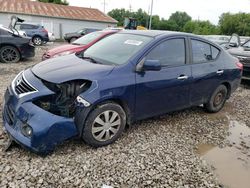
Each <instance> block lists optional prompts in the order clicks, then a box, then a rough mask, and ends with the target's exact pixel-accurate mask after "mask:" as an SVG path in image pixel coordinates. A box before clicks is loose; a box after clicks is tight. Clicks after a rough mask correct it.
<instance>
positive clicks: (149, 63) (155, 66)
mask: <svg viewBox="0 0 250 188" xmlns="http://www.w3.org/2000/svg"><path fill="white" fill-rule="evenodd" d="M159 70H161V63H160V61H159V60H142V61H141V62H140V63H138V64H137V66H136V72H143V71H159Z"/></svg>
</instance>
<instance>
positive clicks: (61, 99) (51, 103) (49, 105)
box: [33, 80, 91, 117]
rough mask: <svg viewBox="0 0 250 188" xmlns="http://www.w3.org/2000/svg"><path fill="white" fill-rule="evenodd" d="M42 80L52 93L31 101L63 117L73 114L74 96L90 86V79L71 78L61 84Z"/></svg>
mask: <svg viewBox="0 0 250 188" xmlns="http://www.w3.org/2000/svg"><path fill="white" fill-rule="evenodd" d="M42 82H43V84H44V85H45V86H46V87H47V88H48V89H50V90H51V91H53V92H54V94H52V95H47V96H44V97H41V98H38V99H36V100H35V101H34V102H33V103H34V104H35V105H37V106H39V107H40V108H42V109H44V110H46V111H48V112H50V113H52V114H55V115H58V116H63V117H73V116H74V113H75V99H76V97H77V96H78V95H79V94H80V93H82V92H84V91H86V90H87V89H88V88H89V87H90V86H91V81H88V80H72V81H68V82H64V83H61V84H55V83H51V82H47V81H45V80H42Z"/></svg>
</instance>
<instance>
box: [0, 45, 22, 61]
mask: <svg viewBox="0 0 250 188" xmlns="http://www.w3.org/2000/svg"><path fill="white" fill-rule="evenodd" d="M6 48H11V49H13V50H15V51H16V54H17V59H16V60H15V61H13V62H7V61H5V60H4V59H3V58H2V50H4V49H6ZM20 59H21V55H20V53H19V51H18V50H17V49H16V48H15V47H13V46H3V47H2V48H0V62H2V63H17V62H18V61H20Z"/></svg>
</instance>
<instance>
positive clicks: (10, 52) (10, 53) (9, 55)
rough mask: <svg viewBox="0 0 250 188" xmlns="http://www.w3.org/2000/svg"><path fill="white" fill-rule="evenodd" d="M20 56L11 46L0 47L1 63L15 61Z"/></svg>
mask: <svg viewBox="0 0 250 188" xmlns="http://www.w3.org/2000/svg"><path fill="white" fill-rule="evenodd" d="M20 58H21V56H20V53H19V51H18V50H17V49H16V48H15V47H13V46H4V47H2V48H1V49H0V61H1V62H3V63H17V62H18V61H19V60H20Z"/></svg>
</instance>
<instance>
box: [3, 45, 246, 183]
mask: <svg viewBox="0 0 250 188" xmlns="http://www.w3.org/2000/svg"><path fill="white" fill-rule="evenodd" d="M55 45H58V44H54V45H53V46H55ZM50 47H51V46H48V45H47V46H45V47H40V48H37V51H36V52H37V56H36V57H35V58H33V59H31V60H26V61H24V62H20V63H17V64H8V65H7V64H0V78H1V82H0V97H1V98H0V105H1V104H2V98H3V94H4V91H5V88H6V87H7V85H8V84H9V83H10V81H11V80H12V79H13V78H14V76H15V75H16V74H17V73H18V72H20V71H21V70H23V69H25V68H27V67H29V66H32V65H34V64H36V63H37V62H39V61H40V59H41V55H42V53H43V52H44V50H46V49H47V48H50ZM1 113H2V109H1V108H0V114H1ZM249 113H250V90H248V89H246V88H244V87H241V88H239V89H238V91H237V92H236V93H234V94H233V96H232V97H231V98H230V100H229V101H228V102H227V103H226V106H225V108H224V109H223V110H222V111H221V112H219V113H217V114H207V113H205V112H204V111H203V110H202V108H201V107H196V108H192V109H187V110H183V111H180V112H174V113H170V114H167V115H164V116H160V117H156V118H152V119H148V120H144V121H141V122H137V123H136V124H134V125H133V126H132V127H131V128H130V129H128V130H127V131H125V132H124V134H123V135H122V137H121V138H120V139H119V140H118V141H117V142H116V143H114V144H112V145H109V146H107V147H103V148H98V149H93V148H91V147H89V146H87V145H85V144H84V143H83V142H82V141H80V140H70V141H67V142H65V143H64V144H62V145H60V146H58V148H57V149H56V150H55V151H54V152H53V153H52V154H51V155H49V156H47V157H44V158H42V157H40V156H37V155H35V154H33V153H30V152H29V151H26V150H24V149H22V148H21V147H14V148H12V149H11V150H10V151H9V152H4V145H5V144H6V141H7V137H6V135H5V134H4V133H3V130H2V126H0V127H1V128H0V172H1V173H0V187H101V186H102V185H110V186H113V187H180V188H181V187H183V188H189V187H190V188H192V187H213V188H214V187H222V185H220V183H219V182H218V180H217V177H216V175H215V174H214V172H213V169H212V167H211V166H209V165H208V164H207V163H206V162H205V161H204V160H202V159H201V158H200V157H199V156H198V155H197V154H196V149H197V146H198V145H199V144H201V143H209V144H214V145H219V146H220V147H224V146H225V145H226V144H227V143H225V141H224V139H225V138H226V136H227V134H228V124H229V123H228V122H229V121H230V120H237V121H241V122H244V123H245V124H246V125H248V126H249V127H250V118H249ZM0 118H1V119H0V124H1V125H2V116H1V115H0Z"/></svg>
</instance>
